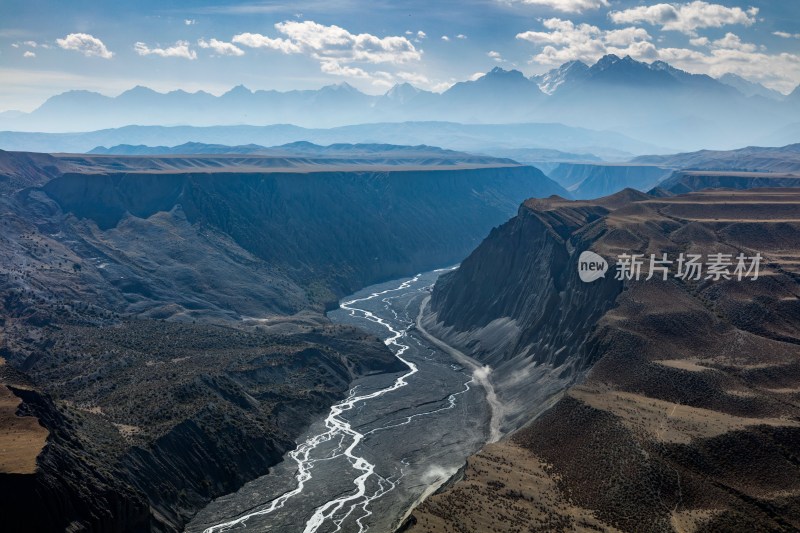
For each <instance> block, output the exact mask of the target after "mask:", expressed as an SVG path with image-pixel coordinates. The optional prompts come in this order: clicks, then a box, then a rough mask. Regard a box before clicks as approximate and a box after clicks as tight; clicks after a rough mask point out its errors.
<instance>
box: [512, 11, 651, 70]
mask: <svg viewBox="0 0 800 533" xmlns="http://www.w3.org/2000/svg"><path fill="white" fill-rule="evenodd" d="M542 24H543V25H544V27H545V28H546V29H548V30H550V31H526V32H523V33H519V34H517V39H520V40H523V41H528V42H530V43H533V44H535V45H538V46H542V47H543V48H542V50H541V51H540V52H539V53H538V54H536V55H534V56H533V58H531V62H535V63H542V64H545V65H560V64H562V63H566V62H567V61H574V60H579V61H584V62H587V63H594V62H595V61H597V60H598V59H600V58H601V57H602V56H604V55H606V54H617V55H630V56H633V57H638V58H653V59H655V54H656V47H655V45H653V43H651V42H650V35H649V34H648V33H647V31H646V30H644V29H642V28H635V27H629V28H622V29H619V30H601V29H600V28H598V27H597V26H592V25H591V24H586V23H583V24H577V25H576V24H575V23H573V22H572V21H570V20H562V19H558V18H551V19H546V20H545V21H543V23H542Z"/></svg>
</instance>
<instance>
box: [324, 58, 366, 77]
mask: <svg viewBox="0 0 800 533" xmlns="http://www.w3.org/2000/svg"><path fill="white" fill-rule="evenodd" d="M320 68H321V69H322V72H324V73H326V74H333V75H334V76H347V77H348V78H369V77H370V76H369V73H367V71H366V70H364V69H361V68H358V67H350V66H346V65H345V66H342V65H341V64H340V63H339V62H338V61H336V60H334V59H330V60H325V61H323V62H322V63H320Z"/></svg>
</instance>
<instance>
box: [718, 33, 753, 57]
mask: <svg viewBox="0 0 800 533" xmlns="http://www.w3.org/2000/svg"><path fill="white" fill-rule="evenodd" d="M712 45H713V46H714V47H715V48H724V49H726V50H740V51H742V52H755V51H756V50H757V49H758V47H757V46H756V45H754V44H752V43H743V42H742V40H741V39H740V38H739V36H738V35H736V34H733V33H730V32H728V33H726V34H725V37H723V38H721V39H717V40H716V41H713V43H712Z"/></svg>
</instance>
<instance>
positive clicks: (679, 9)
mask: <svg viewBox="0 0 800 533" xmlns="http://www.w3.org/2000/svg"><path fill="white" fill-rule="evenodd" d="M606 53H615V54H617V55H620V56H623V55H626V54H627V55H630V56H632V57H633V58H635V59H638V60H642V61H647V62H650V61H654V60H657V59H661V60H664V61H667V62H668V63H670V64H672V65H674V66H676V67H679V68H682V69H684V70H687V71H689V72H695V73H704V74H710V75H712V76H715V77H718V76H720V75H722V74H725V73H728V72H730V73H734V74H737V75H739V76H742V77H744V78H746V79H748V80H751V81H755V82H759V83H762V84H763V85H765V86H767V87H769V88H772V89H776V90H779V91H781V92H783V93H788V92H790V91H791V90H792V89H793V88H794V87H795V86H797V85H798V84H800V1H798V0H751V1H745V2H740V1H732V0H731V1H721V2H714V1H713V0H712V1H709V2H704V1H691V2H676V3H662V2H656V1H652V0H648V1H641V0H408V1H400V0H395V1H390V0H367V1H364V0H327V1H325V0H299V1H295V2H276V1H252V2H229V1H224V0H206V1H194V2H181V1H177V0H137V1H135V2H131V1H120V0H106V1H105V2H97V1H86V0H70V1H68V2H65V1H63V0H2V4H0V111H2V110H21V111H31V110H33V109H35V108H36V107H38V106H39V105H41V104H42V103H43V102H44V101H45V100H46V99H47V98H48V97H50V96H53V95H54V94H58V93H61V92H64V91H67V90H73V89H84V90H92V91H97V92H100V93H102V94H106V95H109V96H114V95H117V94H119V93H121V92H123V91H125V90H127V89H130V88H132V87H134V86H136V85H144V86H147V87H150V88H153V89H155V90H158V91H162V92H165V91H169V90H175V89H184V90H187V91H197V90H205V91H208V92H211V93H213V94H222V93H224V92H225V91H227V90H229V89H231V88H232V87H234V86H236V85H240V84H243V85H245V86H246V87H248V88H250V89H252V90H256V89H277V90H282V91H285V90H291V89H316V88H319V87H321V86H324V85H329V84H333V83H341V82H347V83H349V84H351V85H353V86H355V87H357V88H359V89H360V90H362V91H364V92H367V93H370V94H380V93H383V92H386V91H387V90H388V89H389V88H390V87H392V86H393V85H394V84H396V83H402V82H409V83H411V84H412V85H415V86H417V87H420V88H423V89H427V90H434V91H443V90H446V89H447V88H448V87H450V86H451V85H452V84H453V83H455V82H457V81H463V80H465V79H474V78H476V77H477V76H479V75H480V74H482V73H485V72H487V71H488V70H491V69H492V68H494V67H496V66H500V67H502V68H505V69H512V68H513V69H517V70H520V71H522V72H523V73H525V74H526V75H533V74H540V73H542V72H545V71H547V70H549V69H551V68H554V67H557V66H558V65H560V64H562V63H564V62H566V61H571V60H580V61H584V62H585V63H587V64H591V63H593V62H594V61H596V60H597V59H599V58H600V57H602V56H603V55H604V54H606Z"/></svg>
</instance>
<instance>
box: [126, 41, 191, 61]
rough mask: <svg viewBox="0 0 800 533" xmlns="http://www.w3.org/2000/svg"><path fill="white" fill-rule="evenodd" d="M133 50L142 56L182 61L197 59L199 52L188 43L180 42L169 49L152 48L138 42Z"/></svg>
mask: <svg viewBox="0 0 800 533" xmlns="http://www.w3.org/2000/svg"><path fill="white" fill-rule="evenodd" d="M133 49H134V50H136V53H137V54H139V55H140V56H151V55H152V56H159V57H178V58H182V59H189V60H191V59H197V52H195V51H194V50H192V49H191V48H189V42H188V41H178V42H176V43H175V44H174V45H172V46H170V47H167V48H150V47H149V46H147V45H146V44H145V43H142V42H137V43H136V44H135V45H133Z"/></svg>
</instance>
